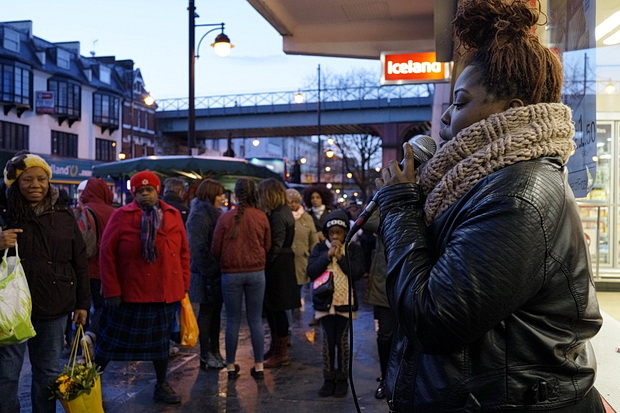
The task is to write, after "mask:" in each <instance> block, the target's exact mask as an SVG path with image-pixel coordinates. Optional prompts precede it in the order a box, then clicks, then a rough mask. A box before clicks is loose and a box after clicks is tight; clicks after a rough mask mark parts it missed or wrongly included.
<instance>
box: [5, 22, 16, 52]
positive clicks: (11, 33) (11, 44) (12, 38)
mask: <svg viewBox="0 0 620 413" xmlns="http://www.w3.org/2000/svg"><path fill="white" fill-rule="evenodd" d="M2 47H4V48H5V49H6V50H10V51H12V52H16V53H19V32H17V31H15V30H11V29H9V28H8V27H5V28H4V36H2Z"/></svg>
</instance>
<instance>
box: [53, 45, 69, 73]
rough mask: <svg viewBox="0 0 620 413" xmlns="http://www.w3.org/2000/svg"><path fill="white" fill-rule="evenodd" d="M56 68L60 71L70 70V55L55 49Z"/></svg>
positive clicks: (65, 51) (62, 50)
mask: <svg viewBox="0 0 620 413" xmlns="http://www.w3.org/2000/svg"><path fill="white" fill-rule="evenodd" d="M56 66H58V67H59V68H61V69H67V70H69V69H71V53H70V52H68V51H67V50H64V49H61V48H57V49H56Z"/></svg>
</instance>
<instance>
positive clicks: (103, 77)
mask: <svg viewBox="0 0 620 413" xmlns="http://www.w3.org/2000/svg"><path fill="white" fill-rule="evenodd" d="M111 77H112V70H111V69H110V68H109V67H107V66H101V67H100V68H99V80H100V81H101V82H102V83H105V84H106V85H109V84H110V81H111Z"/></svg>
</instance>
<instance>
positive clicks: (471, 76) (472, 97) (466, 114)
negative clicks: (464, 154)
mask: <svg viewBox="0 0 620 413" xmlns="http://www.w3.org/2000/svg"><path fill="white" fill-rule="evenodd" d="M521 105H523V103H522V102H521V101H520V100H519V99H497V98H496V97H495V96H494V95H492V94H490V93H489V92H488V91H487V90H486V89H485V87H484V86H483V85H482V84H481V82H480V76H479V69H478V68H477V67H476V66H471V65H470V66H467V67H466V68H465V69H464V70H463V71H462V72H461V74H460V76H459V77H458V79H457V80H456V83H455V84H454V100H453V101H452V104H451V105H450V107H448V109H446V111H445V112H444V113H443V115H442V116H441V123H442V127H441V130H440V131H439V136H440V137H441V139H443V141H444V142H442V143H441V144H440V145H443V144H445V143H446V142H447V141H449V140H451V139H453V138H454V137H455V136H456V135H457V134H458V133H459V132H460V131H461V130H462V129H464V128H466V127H468V126H471V125H472V124H474V123H476V122H478V121H481V120H483V119H486V118H488V117H489V116H490V115H492V114H494V113H500V112H503V111H505V110H508V109H509V108H511V107H516V106H521Z"/></svg>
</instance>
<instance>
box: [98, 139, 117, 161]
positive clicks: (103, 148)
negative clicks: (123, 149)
mask: <svg viewBox="0 0 620 413" xmlns="http://www.w3.org/2000/svg"><path fill="white" fill-rule="evenodd" d="M115 159H116V142H115V141H111V140H108V139H99V138H97V139H95V160H97V161H106V162H112V161H114V160H115Z"/></svg>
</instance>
